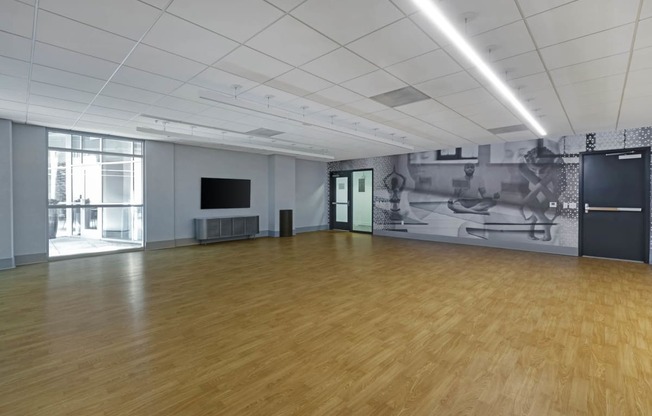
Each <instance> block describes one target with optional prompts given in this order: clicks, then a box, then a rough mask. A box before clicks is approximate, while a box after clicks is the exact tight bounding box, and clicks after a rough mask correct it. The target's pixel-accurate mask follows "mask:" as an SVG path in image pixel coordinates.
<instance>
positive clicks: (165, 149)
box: [144, 141, 175, 248]
mask: <svg viewBox="0 0 652 416" xmlns="http://www.w3.org/2000/svg"><path fill="white" fill-rule="evenodd" d="M174 148H175V146H174V145H173V144H172V143H162V142H155V141H147V142H145V167H144V169H145V201H147V203H146V204H145V229H146V230H147V231H146V236H147V242H146V246H147V247H148V248H165V247H174V239H175V238H174V196H175V192H174Z"/></svg>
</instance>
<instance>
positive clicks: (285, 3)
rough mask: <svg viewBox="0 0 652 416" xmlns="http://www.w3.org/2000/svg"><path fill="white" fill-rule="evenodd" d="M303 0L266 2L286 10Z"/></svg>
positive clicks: (271, 0) (272, 0)
mask: <svg viewBox="0 0 652 416" xmlns="http://www.w3.org/2000/svg"><path fill="white" fill-rule="evenodd" d="M304 1H305V0H267V2H268V3H272V4H273V5H274V6H276V7H278V8H281V9H283V10H284V11H286V12H289V11H290V10H292V9H294V8H295V7H297V6H298V5H300V4H301V3H303V2H304Z"/></svg>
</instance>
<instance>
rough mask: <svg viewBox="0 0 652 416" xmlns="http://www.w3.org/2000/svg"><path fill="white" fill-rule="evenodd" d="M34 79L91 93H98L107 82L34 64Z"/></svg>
mask: <svg viewBox="0 0 652 416" xmlns="http://www.w3.org/2000/svg"><path fill="white" fill-rule="evenodd" d="M32 80H33V81H38V82H44V83H47V84H52V85H58V86H60V87H66V88H72V89H76V90H81V91H86V92H90V93H98V92H99V91H100V89H102V87H103V86H104V82H105V81H104V80H101V79H97V78H91V77H87V76H84V75H78V74H73V73H72V72H67V71H61V70H59V69H52V68H48V67H45V66H41V65H33V66H32Z"/></svg>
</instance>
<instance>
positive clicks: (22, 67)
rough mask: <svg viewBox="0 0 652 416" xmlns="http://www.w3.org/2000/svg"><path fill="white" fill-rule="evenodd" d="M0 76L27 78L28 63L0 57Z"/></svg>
mask: <svg viewBox="0 0 652 416" xmlns="http://www.w3.org/2000/svg"><path fill="white" fill-rule="evenodd" d="M0 74H3V75H9V76H12V77H17V78H27V77H28V75H29V62H25V61H21V60H18V59H12V58H5V57H4V56H0Z"/></svg>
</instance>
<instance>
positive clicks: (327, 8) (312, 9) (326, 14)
mask: <svg viewBox="0 0 652 416" xmlns="http://www.w3.org/2000/svg"><path fill="white" fill-rule="evenodd" d="M292 15H293V16H294V17H296V18H297V19H299V20H301V21H303V22H304V23H305V24H307V25H308V26H310V27H313V28H315V29H317V30H318V31H319V32H321V33H323V34H324V35H326V36H328V37H330V38H331V39H334V40H335V41H336V42H339V43H340V44H342V45H344V44H347V43H349V42H351V41H354V40H356V39H358V38H360V37H362V36H364V35H366V34H368V33H370V32H373V31H374V30H377V29H380V28H381V27H383V26H386V25H388V24H390V23H392V22H395V21H397V20H399V19H401V18H402V17H403V13H401V12H400V11H399V10H398V9H397V8H396V7H395V6H394V5H393V4H392V3H390V2H389V1H378V0H356V1H346V0H330V1H324V0H308V1H306V2H305V3H303V4H302V5H301V6H299V7H297V8H296V9H294V10H293V11H292Z"/></svg>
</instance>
